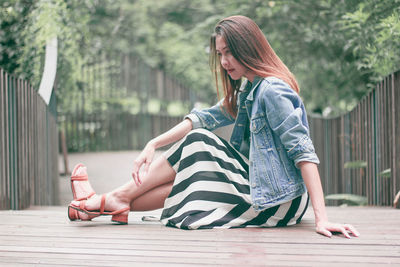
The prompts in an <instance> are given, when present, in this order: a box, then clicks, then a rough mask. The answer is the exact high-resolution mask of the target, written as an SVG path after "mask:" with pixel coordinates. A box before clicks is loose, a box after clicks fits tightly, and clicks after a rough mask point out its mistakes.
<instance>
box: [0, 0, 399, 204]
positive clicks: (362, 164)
mask: <svg viewBox="0 0 400 267" xmlns="http://www.w3.org/2000/svg"><path fill="white" fill-rule="evenodd" d="M237 14H240V15H245V16H248V17H250V18H252V19H253V20H255V22H256V23H257V24H258V25H259V26H260V28H261V29H262V31H263V32H264V34H265V35H266V37H267V39H268V40H269V42H270V43H271V45H272V47H273V48H274V49H275V51H276V52H277V54H278V56H279V57H280V58H281V59H282V60H283V61H284V62H285V63H286V65H287V66H288V67H289V69H290V70H291V71H292V72H293V73H294V75H295V76H296V77H297V79H298V82H299V84H300V89H301V92H300V94H301V97H302V98H303V100H304V102H305V104H306V108H307V110H308V113H309V115H311V116H314V117H320V118H321V117H322V118H333V117H338V116H341V115H343V114H347V113H348V112H349V111H351V110H353V109H354V108H355V107H356V106H357V104H358V103H359V102H360V100H361V99H362V98H363V97H365V96H366V95H368V93H370V92H371V91H372V90H373V89H374V88H375V87H376V84H377V83H378V82H379V81H381V80H382V79H383V78H384V77H387V76H388V75H389V74H391V73H393V72H395V71H397V70H398V69H400V53H399V51H400V0H387V1H378V0H338V1H331V0H309V1H299V0H293V1H288V0H281V1H265V0H229V1H228V0H190V1H189V0H84V1H82V0H35V1H34V0H2V1H0V68H1V69H2V70H3V71H4V73H8V74H9V75H10V76H7V75H8V74H4V77H5V79H3V80H2V85H4V88H5V85H6V84H8V85H10V84H11V85H12V84H15V88H17V87H18V88H20V87H19V80H18V79H22V80H23V81H29V84H30V85H29V86H31V87H32V88H33V90H34V91H37V89H38V88H39V84H40V81H41V78H42V73H43V69H44V58H45V47H46V41H48V40H49V38H52V37H57V40H58V56H57V76H56V79H55V84H54V89H53V95H52V98H51V101H50V104H49V106H48V107H47V108H46V112H48V113H46V114H45V115H44V116H45V117H43V119H41V120H40V123H41V124H40V123H36V122H35V123H33V124H32V125H33V126H32V125H30V124H29V122H30V121H33V119H34V118H36V117H37V116H36V115H35V116H34V117H32V118H31V117H29V118H31V119H27V120H23V121H28V122H27V123H26V125H25V124H23V123H22V124H21V125H20V126H18V127H19V128H18V127H17V122H15V123H14V122H13V123H14V124H12V123H10V124H9V125H8V126H7V124H6V126H3V125H5V124H3V125H2V127H3V129H6V128H7V127H8V128H7V129H8V130H7V132H6V133H4V134H3V135H2V136H0V137H1V138H3V139H2V140H5V141H4V142H3V143H2V144H3V145H2V146H0V152H1V153H2V154H1V153H0V154H1V155H2V157H3V158H7V157H8V158H11V159H10V160H8V161H4V160H3V162H4V163H2V164H3V165H2V167H1V168H2V169H5V170H6V171H3V173H2V175H4V177H6V176H15V177H17V176H18V177H19V176H21V175H22V176H26V177H28V178H26V179H29V176H31V174H30V171H29V169H31V168H37V167H35V166H40V164H42V165H43V166H45V163H42V162H40V159H43V162H46V160H47V162H49V160H50V159H51V158H54V157H57V154H54V153H53V152H51V153H50V152H47V153H46V154H45V156H37V157H36V158H38V159H39V162H33V163H32V164H33V165H32V166H31V168H28V167H29V166H28V165H29V164H31V163H30V162H32V159H33V158H35V155H33V154H32V153H36V152H35V151H37V150H38V149H37V147H36V148H35V147H33V146H34V145H32V148H29V147H28V148H26V149H25V148H24V146H23V145H20V143H21V142H20V141H18V140H17V139H15V140H17V141H15V140H14V141H15V145H9V144H13V143H12V142H11V141H13V139H12V136H13V134H14V132H13V131H14V130H15V129H17V128H18V129H24V127H26V128H27V129H30V128H32V127H33V128H34V127H38V129H39V130H40V129H42V128H43V129H50V128H52V129H56V131H57V133H54V132H52V133H50V134H49V133H48V132H45V133H43V135H44V136H45V139H44V141H43V142H44V143H46V144H47V145H46V146H47V149H50V150H51V147H52V146H59V148H58V151H59V152H63V153H64V155H66V153H72V152H94V151H117V150H140V149H142V148H143V147H144V145H145V144H146V142H147V141H148V140H150V139H151V138H152V137H154V136H155V135H158V134H160V133H161V132H163V131H165V130H166V129H168V128H169V127H171V126H172V125H174V124H176V123H178V122H179V121H181V119H182V116H183V115H185V114H187V113H188V112H189V111H190V110H191V109H192V108H193V107H205V106H209V105H211V104H213V103H215V102H216V101H217V94H216V91H215V84H214V80H213V78H212V76H211V72H210V70H209V66H208V51H209V43H208V42H209V37H210V34H211V33H212V31H213V29H214V26H215V25H216V23H217V22H218V21H219V20H220V19H222V18H224V17H227V16H230V15H237ZM2 75H3V74H2ZM2 77H3V76H2ZM4 77H3V78H4ZM12 77H15V78H12ZM13 79H15V80H13ZM13 88H14V87H13ZM22 91H24V90H22ZM12 92H14V91H13V89H12V88H11V89H9V91H8V95H6V94H4V95H0V103H1V104H2V105H3V108H4V107H6V104H5V103H12V101H14V100H12V99H14V98H15V99H17V100H18V99H20V97H18V93H17V95H15V97H14V96H13V93H12ZM386 95H387V96H386ZM385 96H386V97H390V95H389V94H386V93H385ZM10 99H11V100H12V101H11V100H10ZM23 99H25V98H23ZM26 99H28V100H29V99H30V96H27V97H26ZM382 99H383V98H382ZM8 100H10V101H11V102H10V101H9V102H7V101H8ZM28 100H26V101H28ZM24 101H25V100H24ZM377 101H378V102H379V103H380V101H381V100H377ZM388 101H389V102H390V99H389V100H388ZM396 101H398V100H396ZM378 102H377V103H378ZM24 103H25V102H21V103H20V104H16V106H18V105H20V106H24V105H25V104H24ZM385 103H386V102H385ZM390 103H392V102H390ZM393 103H394V102H393ZM393 103H392V104H390V105H391V106H390V109H389V110H388V111H387V114H390V113H393V111H394V110H393V109H392V106H394V104H393ZM396 103H397V102H396ZM10 105H11V104H10ZM35 105H36V104H35ZM35 105H33V106H32V107H36V106H35ZM369 106H371V105H369ZM11 107H12V106H11ZM47 109H48V110H47ZM4 110H5V111H4V112H5V113H4V114H3V113H2V114H3V115H2V116H3V117H2V116H0V120H2V123H3V122H7V123H8V122H9V121H13V118H14V117H12V116H11V115H10V116H9V115H7V114H8V113H7V112H8V111H9V112H11V111H12V110H11V109H10V108H8V107H6V108H4ZM7 110H8V111H7ZM10 110H11V111H10ZM16 110H17V108H16ZM35 110H36V109H35ZM366 110H367V109H366ZM23 112H25V111H23ZM23 112H22V111H21V112H20V113H18V112H16V113H15V114H22V113H23ZM371 112H372V113H374V112H375V111H371ZM28 113H29V112H28ZM28 113H27V116H29V114H28ZM375 113H376V112H375ZM375 113H374V114H375ZM10 114H13V113H12V112H11V113H10ZM35 114H36V113H35ZM357 114H361V113H357ZM382 114H383V113H382ZM385 114H386V113H385ZM385 114H383V115H382V116H381V117H382V120H384V119H385V118H386V115H385ZM7 116H8V117H7ZM352 116H353V115H352ZM354 116H355V117H357V116H358V115H354ZM354 116H353V117H354ZM52 117H53V118H54V123H55V124H56V127H53V126H51V127H50V126H49V125H50V124H51V123H52V122H51V120H52V119H51V118H52ZM358 117H359V119H360V120H361V121H362V120H364V121H365V120H367V117H365V118H364V117H362V116H361V115H360V116H358ZM370 117H371V116H370ZM2 118H3V119H2ZM27 118H28V117H27ZM368 118H369V117H368ZM395 120H396V117H393V118H390V120H389V121H395ZM375 122H376V120H375V121H374V122H373V123H372V124H373V125H374V129H376V128H377V127H380V126H379V125H377V124H376V123H375ZM313 124H314V125H317V123H313ZM347 124H349V125H350V122H348V121H346V123H341V122H338V123H337V125H339V126H340V125H347ZM18 125H19V124H18ZM35 125H36V126H35ZM37 125H39V126H37ZM351 125H353V124H351ZM354 125H355V126H354V128H357V129H358V128H360V127H361V126H360V125H361V124H360V122H358V124H354ZM339 126H338V127H339ZM383 126H384V125H381V128H382V127H383ZM332 127H333V126H327V128H326V129H325V130H324V131H325V135H323V136H322V137H321V138H322V139H321V140H320V141H318V140H316V143H317V144H319V143H321V144H328V143H329V144H331V143H330V141H329V142H328V141H327V140H330V139H329V138H330V131H332V129H333V130H335V129H336V128H332ZM340 127H341V126H340ZM371 127H372V126H371ZM390 127H391V128H390V129H395V126H394V124H391V126H390ZM13 129H14V130H13ZM360 129H361V128H360ZM368 129H369V128H368ZM346 131H347V130H346ZM390 131H391V134H392V135H391V136H396V133H395V132H394V131H392V130H390ZM16 132H17V130H15V133H16ZM318 133H321V131H319V130H318ZM37 135H38V136H40V135H42V134H37ZM345 135H346V136H347V137H348V141H346V140H342V139H343V138H342V137H343V136H345ZM21 136H25V135H24V133H22V134H21ZM314 136H315V134H314ZM338 136H339V137H338V138H339V139H340V138H342V139H341V140H339V141H340V142H339V141H338V143H335V144H336V145H331V147H334V148H335V147H336V146H337V147H338V151H339V150H340V149H342V148H343V149H344V148H346V147H348V148H351V149H352V151H351V152H348V153H347V152H346V153H342V154H340V155H341V156H338V157H337V158H338V163H337V165H338V166H339V167H338V168H339V169H343V166H344V163H346V162H351V163H353V165H351V166H353V167H351V168H353V169H352V170H346V175H348V176H352V177H357V178H355V179H361V180H362V179H365V177H366V176H368V173H371V175H375V176H376V175H378V174H380V173H382V172H384V171H387V170H389V176H390V168H392V169H393V166H394V165H396V164H398V163H396V162H394V160H392V161H390V159H389V158H390V157H389V156H388V160H387V162H388V163H385V164H383V163H382V164H381V165H382V166H379V168H378V167H376V166H375V165H376V164H377V163H376V162H378V161H377V160H375V159H374V160H371V162H375V163H373V164H374V166H375V167H373V166H371V164H370V163H368V164H369V165H367V163H366V162H367V161H368V159H367V158H368V157H367V156H366V155H367V154H368V151H369V149H370V148H368V143H370V142H371V141H370V139H368V138H367V137H366V139H362V140H361V139H360V140H361V143H364V145H365V146H366V147H365V148H363V149H358V146H356V145H354V143H351V142H355V139H357V138H356V137H357V136H355V135H354V134H352V130H351V131H350V130H349V131H348V132H345V131H341V132H340V131H338ZM360 136H361V134H360ZM1 138H0V139H1ZM7 138H8V139H7ZM35 138H36V137H35ZM374 138H375V137H374ZM382 138H383V139H384V138H385V136H384V135H382ZM26 140H27V142H28V143H29V142H30V141H29V140H30V139H29V137H26ZM46 140H52V141H51V142H50V141H46ZM371 140H372V139H371ZM374 140H375V139H374ZM49 142H50V143H49ZM335 142H336V141H335ZM31 143H32V142H31ZM33 143H35V142H33ZM36 143H38V144H39V145H36V146H38V147H39V148H40V147H41V145H40V144H41V143H40V142H36ZM375 143H377V142H375ZM383 143H384V142H382V144H383ZM351 144H352V145H351ZM7 146H9V147H7ZM391 146H392V145H391V144H389V143H388V144H386V143H385V147H387V150H389V148H390V147H391ZM49 147H50V148H49ZM318 149H320V148H317V150H318ZM357 149H358V150H357ZM31 150H32V151H33V152H30V151H31ZM50 150H48V151H50ZM385 151H386V150H382V153H383V154H385V153H386V152H385ZM25 152H26V153H25ZM29 153H31V154H32V155H31V154H29ZM38 153H39V152H38ZM52 153H53V154H52ZM56 153H57V152H56ZM335 153H336V152H335ZM374 153H375V152H374ZM25 154H27V156H26V157H25V156H24V157H25V158H23V159H21V160H20V161H18V160H19V157H21V155H25ZM320 154H322V156H323V155H324V154H325V155H326V157H327V158H326V160H325V162H331V161H332V160H331V159H330V158H329V157H328V156H330V155H332V154H334V152H332V151H331V150H329V151H327V152H326V151H325V152H321V153H320ZM38 155H39V154H38ZM391 155H392V154H391ZM324 159H325V158H324ZM379 159H380V158H379ZM14 161H15V162H16V163H15V166H14V165H12V164H14V163H10V162H14ZM18 162H19V163H18ZM25 162H28V163H26V164H27V166H28V167H26V169H27V171H26V173H24V172H23V171H18V169H19V168H18V166H20V165H21V164H25ZM390 162H392V163H390ZM393 162H394V163H393ZM18 164H19V165H18ZM327 164H328V163H327ZM333 164H336V162H334V163H333ZM357 164H358V165H357ZM387 164H389V165H387ZM398 165H399V164H398ZM348 166H349V165H348ZM354 166H355V167H354ZM391 166H392V167H391ZM396 166H397V165H396ZM6 167H7V168H8V169H7V168H6ZM322 167H323V166H322ZM369 167H371V168H373V170H372V169H371V170H369V169H368V168H369ZM43 168H44V169H43V170H41V169H40V168H39V169H38V170H36V169H35V173H34V175H35V176H40V177H41V175H39V174H40V173H47V174H46V175H47V176H49V175H48V174H49V173H52V172H53V169H51V167H47V166H45V167H43ZM46 168H47V169H46ZM328 169H329V168H328ZM66 172H68V170H67V169H66ZM326 172H327V173H326V174H327V175H328V172H329V175H333V176H339V179H342V177H341V175H340V174H343V173H342V172H343V171H342V170H340V171H339V173H340V174H338V173H333V174H332V173H331V169H329V170H327V171H326ZM352 172H354V174H351V173H352ZM32 175H33V174H32ZM329 175H328V176H329ZM343 175H344V174H343ZM50 176H51V175H50ZM392 176H393V175H392ZM7 179H8V178H4V179H3V180H4V181H6V182H4V183H5V187H4V188H6V187H11V192H13V190H14V191H15V194H16V195H21V194H23V192H20V193H18V192H17V191H18V190H17V189H18V188H21V186H19V185H18V184H14V185H13V183H11V182H10V184H9V185H8V184H7ZM24 179H25V178H24ZM371 179H372V178H371ZM373 179H375V178H373ZM12 180H13V179H9V181H12ZM357 181H358V180H357ZM357 181H352V182H349V183H348V182H346V181H344V182H343V186H345V187H346V186H347V187H346V188H350V189H351V187H352V184H359V183H358V182H357ZM385 181H386V182H387V181H388V180H385ZM386 182H385V183H386ZM23 183H24V182H21V184H23ZM363 183H364V182H363ZM389 183H391V182H389ZM364 184H365V183H364ZM324 186H325V187H326V188H329V182H324ZM354 186H355V185H354ZM36 187H37V188H38V189H37V190H40V186H39V184H38V185H37V186H36ZM13 188H14V189H13ZM29 188H31V189H29ZM32 188H34V186H30V187H29V186H28V187H27V189H26V190H28V191H29V190H33V189H32ZM350 189H349V190H350ZM332 190H333V191H332ZM332 190H331V191H332V192H337V191H338V190H336V189H332ZM349 190H347V189H346V190H345V191H349ZM351 190H352V189H351ZM351 190H350V191H351ZM357 190H358V191H357ZM357 190H356V191H357V192H359V194H362V195H365V194H366V191H368V190H369V189H368V187H367V188H366V187H365V185H364V186H363V187H360V188H359V189H357ZM390 190H391V191H392V192H391V193H390V196H389V197H387V200H385V201H386V202H385V203H389V202H390V201H391V199H393V195H394V193H395V192H394V190H395V189H390ZM382 194H383V195H385V194H386V193H382ZM1 195H5V196H6V197H5V200H4V201H5V202H7V201H9V198H10V197H11V195H12V193H7V192H6V191H5V192H3V193H0V196H1ZM17 198H18V197H17ZM33 198H34V197H33V196H32V197H31V201H27V202H26V203H31V202H35V201H36V202H37V203H42V202H43V203H48V202H50V203H51V202H54V201H52V200H43V201H42V200H35V201H34V200H33ZM370 202H371V203H372V202H374V201H373V200H370ZM15 205H16V206H15V207H20V206H26V205H25V204H21V203H20V204H15ZM6 206H7V207H8V204H7V205H5V206H4V207H6ZM0 208H1V207H0Z"/></svg>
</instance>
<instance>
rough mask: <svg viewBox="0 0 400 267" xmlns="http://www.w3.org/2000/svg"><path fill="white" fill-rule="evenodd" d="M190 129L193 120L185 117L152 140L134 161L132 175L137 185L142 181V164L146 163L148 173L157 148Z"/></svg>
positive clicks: (173, 140)
mask: <svg viewBox="0 0 400 267" xmlns="http://www.w3.org/2000/svg"><path fill="white" fill-rule="evenodd" d="M190 130H192V121H191V120H190V119H185V120H183V121H182V122H181V123H179V124H177V125H176V126H174V127H173V128H171V129H170V130H168V131H167V132H165V133H163V134H161V135H159V136H157V137H156V138H154V139H152V140H150V141H149V142H148V143H147V145H146V146H145V147H144V149H143V151H142V152H141V153H140V155H139V156H138V157H137V158H136V159H135V161H134V162H133V170H132V177H133V180H134V181H135V183H136V184H137V185H140V184H141V183H142V181H141V180H140V176H139V170H140V168H141V167H142V165H143V164H145V168H144V174H143V175H145V174H146V172H147V171H148V169H149V166H150V164H151V162H152V161H153V157H154V152H155V150H156V149H157V148H160V147H163V146H166V145H169V144H171V143H173V142H176V141H178V140H180V139H182V138H183V137H184V136H185V135H186V134H187V133H189V132H190Z"/></svg>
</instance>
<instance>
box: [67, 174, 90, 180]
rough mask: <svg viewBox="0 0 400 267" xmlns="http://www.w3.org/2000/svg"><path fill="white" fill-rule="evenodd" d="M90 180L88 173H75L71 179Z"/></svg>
mask: <svg viewBox="0 0 400 267" xmlns="http://www.w3.org/2000/svg"><path fill="white" fill-rule="evenodd" d="M87 180H88V175H87V174H85V175H75V176H71V181H87Z"/></svg>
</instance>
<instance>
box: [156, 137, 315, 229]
mask: <svg viewBox="0 0 400 267" xmlns="http://www.w3.org/2000/svg"><path fill="white" fill-rule="evenodd" d="M164 156H165V157H166V158H167V160H168V162H169V163H170V164H171V166H172V167H173V168H174V170H175V171H176V177H175V181H174V185H173V187H172V191H171V193H170V195H169V196H168V198H167V199H166V200H165V203H164V209H163V212H162V215H161V222H162V223H163V224H165V225H166V226H172V227H177V228H182V229H209V228H216V227H221V228H239V227H250V226H253V227H254V226H257V227H275V226H286V225H293V224H296V223H299V222H300V220H301V218H302V216H303V214H304V212H305V210H306V209H307V206H308V194H307V193H305V194H304V195H302V196H299V197H298V198H296V199H293V200H292V201H289V202H287V203H284V204H281V205H278V206H275V207H272V208H268V209H266V210H263V211H260V212H256V211H254V209H253V208H252V205H251V197H250V186H249V178H248V160H247V159H246V158H245V157H244V156H242V155H241V154H240V153H238V152H237V151H236V150H235V149H234V148H233V147H232V146H231V145H230V144H229V143H228V142H226V141H225V140H224V139H221V138H219V137H218V136H216V135H215V134H213V133H211V132H210V131H207V130H204V129H196V130H193V131H192V132H190V133H189V134H188V135H187V136H186V137H185V138H183V139H182V140H180V141H179V142H177V143H176V144H174V146H172V147H171V148H170V149H169V150H168V151H166V152H165V154H164Z"/></svg>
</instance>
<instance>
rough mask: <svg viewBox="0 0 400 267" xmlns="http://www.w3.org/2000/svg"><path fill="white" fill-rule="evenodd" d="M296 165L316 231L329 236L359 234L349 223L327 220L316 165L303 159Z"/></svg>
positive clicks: (348, 236)
mask: <svg viewBox="0 0 400 267" xmlns="http://www.w3.org/2000/svg"><path fill="white" fill-rule="evenodd" d="M298 166H299V168H300V170H301V175H302V177H303V180H304V183H305V184H306V187H307V190H308V193H309V195H310V198H311V203H312V206H313V209H314V215H315V225H316V231H317V233H320V234H322V235H325V236H327V237H331V236H332V232H341V233H343V235H344V236H345V237H347V238H350V235H349V232H350V233H351V234H353V235H354V236H359V235H360V234H359V233H358V231H357V230H356V229H355V228H354V227H353V226H352V225H350V224H341V223H331V222H329V221H328V215H327V214H326V209H325V200H324V193H323V190H322V185H321V179H320V177H319V173H318V169H317V165H316V164H315V163H312V162H306V161H303V162H300V163H299V164H298Z"/></svg>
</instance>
